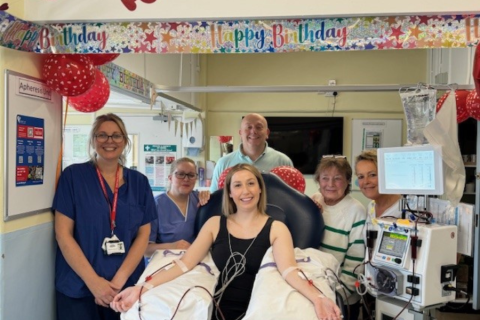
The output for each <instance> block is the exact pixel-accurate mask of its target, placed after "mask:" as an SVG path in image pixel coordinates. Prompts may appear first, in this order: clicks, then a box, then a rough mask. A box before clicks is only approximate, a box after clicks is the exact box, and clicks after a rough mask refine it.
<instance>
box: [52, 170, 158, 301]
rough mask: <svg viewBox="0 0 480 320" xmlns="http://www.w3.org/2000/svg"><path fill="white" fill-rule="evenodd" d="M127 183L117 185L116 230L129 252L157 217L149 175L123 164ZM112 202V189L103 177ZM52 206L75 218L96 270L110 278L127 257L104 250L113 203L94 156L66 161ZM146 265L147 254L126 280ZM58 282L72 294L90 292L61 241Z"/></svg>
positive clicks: (63, 290) (135, 276)
mask: <svg viewBox="0 0 480 320" xmlns="http://www.w3.org/2000/svg"><path fill="white" fill-rule="evenodd" d="M123 178H124V181H125V183H124V184H123V185H122V186H120V188H119V190H118V202H117V216H116V228H115V235H117V237H118V238H119V239H120V240H121V241H123V242H124V244H125V252H126V253H128V251H129V250H130V247H131V246H132V243H133V241H134V240H135V238H136V236H137V233H138V229H139V228H140V227H141V226H143V225H145V224H147V223H150V222H151V221H152V220H154V219H156V218H157V216H156V212H155V203H154V199H153V193H152V190H151V188H150V185H149V184H148V180H147V178H146V177H145V176H144V175H143V174H141V173H139V172H137V171H134V170H129V169H127V168H123ZM105 187H106V188H107V193H108V196H109V197H110V201H111V203H113V192H112V190H110V188H109V186H108V184H107V183H106V182H105ZM52 207H53V209H54V210H57V211H59V212H61V213H62V214H64V215H66V216H67V217H69V218H70V219H72V220H73V221H74V231H73V236H74V238H75V240H76V241H77V243H78V245H79V246H80V248H81V249H82V251H83V253H84V254H85V257H86V258H87V260H88V262H89V263H90V264H91V266H92V267H93V269H94V270H95V272H96V273H97V274H98V275H99V276H100V277H103V278H105V279H107V280H111V279H112V278H113V277H114V276H115V273H116V272H117V270H118V269H119V268H120V266H121V264H122V263H123V261H124V260H125V257H126V255H127V254H126V253H125V254H123V255H110V256H109V255H105V254H104V253H103V250H102V248H101V247H102V243H103V240H104V239H105V237H110V236H111V229H110V207H109V204H108V203H107V200H106V199H105V196H104V194H103V190H102V187H101V185H100V182H99V180H98V176H97V172H96V169H95V165H94V164H93V162H86V163H82V164H74V165H71V166H69V167H67V168H66V169H65V170H64V171H63V173H62V175H61V176H60V180H59V182H58V188H57V191H56V193H55V197H54V199H53V205H52ZM144 268H145V265H144V262H143V260H141V261H139V265H138V266H137V268H136V269H135V270H134V271H133V273H132V274H131V276H130V277H129V279H128V280H127V282H126V284H125V285H126V286H130V285H133V284H135V282H136V281H138V278H139V277H140V275H141V273H142V272H143V270H144ZM55 287H56V289H57V290H58V291H59V292H61V293H63V294H64V295H66V296H68V297H72V298H82V297H87V296H91V295H92V294H91V292H90V291H89V290H88V288H87V286H86V284H85V283H84V282H83V281H82V279H80V277H79V276H78V275H77V274H76V273H75V271H73V269H72V268H71V267H70V266H69V265H68V263H67V261H66V260H65V258H64V257H63V255H62V252H61V251H60V248H59V247H58V245H57V256H56V261H55Z"/></svg>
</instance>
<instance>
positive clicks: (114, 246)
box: [102, 235, 125, 256]
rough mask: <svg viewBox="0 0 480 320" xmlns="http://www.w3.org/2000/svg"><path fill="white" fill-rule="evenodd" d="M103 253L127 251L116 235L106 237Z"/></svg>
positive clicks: (119, 253) (116, 253)
mask: <svg viewBox="0 0 480 320" xmlns="http://www.w3.org/2000/svg"><path fill="white" fill-rule="evenodd" d="M102 249H103V253H104V254H106V255H109V256H110V255H122V254H124V253H125V245H124V243H123V241H120V240H119V239H118V237H117V236H116V235H113V236H112V237H111V238H108V237H106V238H105V239H104V240H103V244H102Z"/></svg>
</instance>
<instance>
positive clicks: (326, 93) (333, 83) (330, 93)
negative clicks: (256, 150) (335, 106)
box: [325, 80, 337, 97]
mask: <svg viewBox="0 0 480 320" xmlns="http://www.w3.org/2000/svg"><path fill="white" fill-rule="evenodd" d="M328 85H329V86H336V85H337V80H328ZM325 97H333V92H325Z"/></svg>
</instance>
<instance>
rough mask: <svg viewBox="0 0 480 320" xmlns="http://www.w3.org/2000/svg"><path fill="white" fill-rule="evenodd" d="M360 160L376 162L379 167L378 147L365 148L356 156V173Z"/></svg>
mask: <svg viewBox="0 0 480 320" xmlns="http://www.w3.org/2000/svg"><path fill="white" fill-rule="evenodd" d="M360 161H371V162H373V164H375V167H376V168H378V163H377V149H369V150H363V151H362V152H361V153H360V154H359V155H358V156H357V157H356V158H355V173H356V172H357V164H358V163H359V162H360Z"/></svg>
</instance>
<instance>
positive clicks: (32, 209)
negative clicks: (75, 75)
mask: <svg viewBox="0 0 480 320" xmlns="http://www.w3.org/2000/svg"><path fill="white" fill-rule="evenodd" d="M4 121H5V122H4V128H5V136H4V141H3V142H4V144H3V145H4V155H5V160H4V161H5V166H4V168H3V170H4V171H3V176H4V181H3V183H4V189H3V190H4V195H3V196H4V199H5V202H4V217H3V219H4V220H5V221H7V220H10V219H18V218H22V217H26V216H29V215H33V214H37V213H43V212H47V211H48V210H50V208H51V206H52V199H53V196H54V193H55V174H56V167H57V159H58V157H59V154H60V148H61V146H62V97H61V96H60V95H59V94H57V93H55V92H53V91H52V89H50V88H48V87H47V86H46V85H45V83H44V82H43V81H42V80H40V79H37V78H34V77H31V76H28V75H25V74H20V73H17V72H14V71H11V70H6V71H5V118H4Z"/></svg>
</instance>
